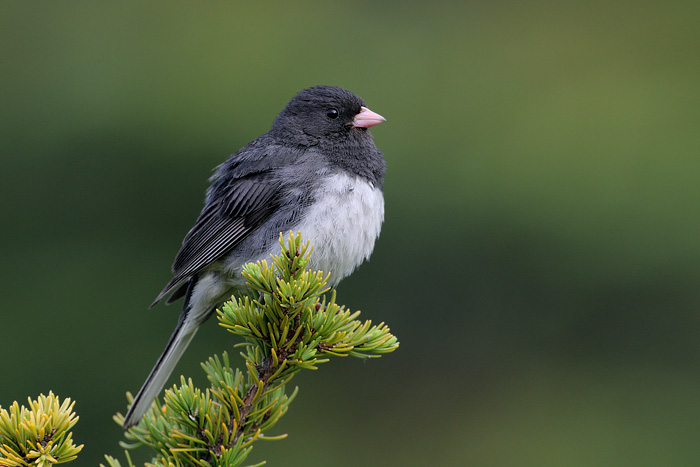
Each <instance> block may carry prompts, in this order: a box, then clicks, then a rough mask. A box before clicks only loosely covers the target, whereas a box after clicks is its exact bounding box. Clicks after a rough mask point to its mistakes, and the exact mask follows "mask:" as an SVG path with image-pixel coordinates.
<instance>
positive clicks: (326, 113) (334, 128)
mask: <svg viewBox="0 0 700 467" xmlns="http://www.w3.org/2000/svg"><path fill="white" fill-rule="evenodd" d="M363 107H365V102H364V101H363V100H362V99H360V98H359V97H357V96H356V95H355V94H353V93H351V92H350V91H347V90H345V89H343V88H338V87H333V86H314V87H312V88H307V89H304V90H303V91H301V92H299V93H298V94H297V95H296V96H294V97H293V98H292V100H291V101H289V103H288V104H287V106H286V107H285V108H284V110H283V111H282V112H281V113H280V114H279V115H278V116H277V118H276V119H275V122H274V124H273V125H272V130H271V131H270V133H272V134H277V135H280V136H282V135H284V136H287V137H289V136H292V137H294V136H293V135H298V136H300V137H302V138H311V139H321V138H322V139H328V138H330V139H336V138H343V137H345V136H347V135H349V134H351V133H352V132H357V133H359V132H366V130H367V128H366V127H360V126H357V125H355V124H354V119H355V117H356V116H357V115H358V114H359V113H360V112H362V110H363V109H362V108H363Z"/></svg>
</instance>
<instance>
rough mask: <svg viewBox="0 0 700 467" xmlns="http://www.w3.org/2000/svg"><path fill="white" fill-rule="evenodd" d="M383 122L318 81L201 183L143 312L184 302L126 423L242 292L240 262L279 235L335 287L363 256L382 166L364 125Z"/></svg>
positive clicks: (266, 252)
mask: <svg viewBox="0 0 700 467" xmlns="http://www.w3.org/2000/svg"><path fill="white" fill-rule="evenodd" d="M384 121H386V119H385V118H384V117H382V116H381V115H379V114H377V113H375V112H373V111H371V110H370V109H369V108H368V107H367V105H366V104H365V102H364V101H363V100H362V99H361V98H360V97H358V96H356V95H355V94H353V93H352V92H350V91H348V90H346V89H343V88H340V87H334V86H325V85H319V86H314V87H310V88H307V89H304V90H302V91H300V92H298V93H297V94H296V95H295V96H294V97H292V99H291V100H290V101H289V102H288V103H287V105H286V106H285V107H284V109H283V110H282V111H281V112H280V113H279V115H277V117H276V118H275V119H274V121H273V123H272V127H271V128H270V130H269V131H268V132H267V133H265V134H263V135H262V136H260V137H258V138H256V139H254V140H253V141H251V142H250V143H248V144H247V145H246V146H244V147H243V148H241V149H240V150H238V151H237V152H235V153H234V154H232V155H231V156H229V157H228V159H227V160H226V161H225V162H223V163H222V164H220V165H219V166H218V167H216V168H215V169H214V173H213V175H212V176H211V177H210V178H209V182H210V185H209V187H208V188H207V190H206V196H205V202H204V207H203V208H202V211H201V213H200V214H199V217H198V218H197V220H196V221H195V223H194V226H193V227H192V228H191V229H190V231H189V232H188V233H187V235H186V236H185V238H184V240H183V241H182V247H181V248H180V250H179V251H178V253H177V255H176V256H175V260H174V262H173V266H172V273H173V275H172V278H171V279H170V281H169V282H168V283H167V284H166V286H165V287H164V288H163V290H162V291H161V292H160V294H158V296H157V297H156V299H155V301H154V302H153V303H152V304H151V306H150V307H151V308H152V307H153V306H155V305H156V304H157V303H159V302H160V301H162V300H163V299H164V298H165V297H166V296H167V295H168V294H170V296H169V297H168V298H167V300H166V304H169V303H172V302H173V301H175V300H177V299H180V298H183V299H184V301H183V306H182V311H181V312H180V316H179V319H178V321H177V325H176V327H175V330H174V331H173V333H172V335H171V336H170V339H169V340H168V343H167V344H166V346H165V349H164V350H163V353H162V354H161V355H160V357H159V358H158V360H157V362H156V364H155V366H154V367H153V369H152V370H151V372H150V374H149V375H148V377H147V378H146V381H145V383H144V384H143V386H142V387H141V389H140V390H139V392H138V393H137V395H136V397H135V398H134V400H133V402H132V404H131V406H130V408H129V410H128V412H127V414H126V415H125V417H124V422H123V427H124V429H128V428H130V427H132V426H134V425H136V424H138V423H139V422H140V421H141V420H142V418H143V416H144V415H145V414H146V412H147V411H148V409H150V407H151V405H152V403H153V401H154V400H155V398H156V397H157V396H158V394H159V393H160V392H161V390H162V389H163V387H164V386H165V383H166V381H167V379H168V378H169V377H170V375H171V373H172V372H173V370H174V368H175V366H176V364H177V362H178V361H179V360H180V357H181V356H182V355H183V353H184V352H185V349H186V348H187V346H188V345H189V343H190V342H191V341H192V338H193V337H194V336H195V334H196V333H197V330H198V329H199V327H200V325H201V324H202V323H204V322H205V321H206V320H207V319H209V318H210V317H211V316H212V315H213V314H214V312H215V310H216V309H217V308H218V307H220V306H221V305H222V304H223V303H225V302H226V301H227V300H229V299H230V297H231V296H232V295H233V294H234V293H236V292H238V291H242V290H244V288H245V279H243V277H242V276H241V270H242V267H243V265H244V264H246V263H249V262H256V261H260V260H263V259H266V258H269V257H270V255H271V254H278V253H279V251H280V246H279V243H278V239H279V236H280V233H283V232H289V231H294V232H301V235H302V237H303V239H304V240H308V241H309V242H310V243H311V244H312V245H313V254H312V256H311V258H310V263H309V265H308V267H309V268H312V270H322V271H324V272H325V273H330V279H329V285H331V286H332V287H335V286H337V285H338V283H339V282H340V280H341V279H343V278H344V277H346V276H348V275H349V274H350V273H352V272H353V270H354V269H355V268H356V267H357V266H358V265H360V263H362V262H363V261H364V260H366V259H369V256H370V254H371V253H372V251H373V249H374V244H375V241H376V239H377V238H378V237H379V233H380V229H381V226H382V223H383V221H384V195H383V184H384V176H385V172H386V162H385V159H384V155H383V153H382V152H381V151H380V150H379V149H378V148H377V147H376V145H375V143H374V140H373V138H372V135H371V133H370V131H369V130H368V129H369V128H370V127H372V126H374V125H377V124H379V123H382V122H384Z"/></svg>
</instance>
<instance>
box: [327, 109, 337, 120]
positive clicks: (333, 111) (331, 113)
mask: <svg viewBox="0 0 700 467" xmlns="http://www.w3.org/2000/svg"><path fill="white" fill-rule="evenodd" d="M338 115H340V114H339V113H338V110H337V109H328V110H326V117H328V118H338Z"/></svg>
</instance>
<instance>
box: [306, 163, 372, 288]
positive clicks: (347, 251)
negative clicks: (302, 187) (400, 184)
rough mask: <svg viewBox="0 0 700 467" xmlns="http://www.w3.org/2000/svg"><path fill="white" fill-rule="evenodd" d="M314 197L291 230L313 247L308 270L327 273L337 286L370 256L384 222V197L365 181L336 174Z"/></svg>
mask: <svg viewBox="0 0 700 467" xmlns="http://www.w3.org/2000/svg"><path fill="white" fill-rule="evenodd" d="M315 198H316V200H317V201H316V202H315V203H314V204H313V205H311V206H310V207H309V208H308V210H307V214H306V215H305V216H304V218H303V219H302V221H301V222H300V223H299V225H298V226H297V227H295V229H294V230H295V231H297V230H299V231H301V235H302V238H303V239H309V240H310V241H311V243H312V244H313V245H314V251H313V253H312V255H311V265H310V268H311V269H312V270H315V269H320V270H322V271H324V272H330V273H331V279H330V283H331V284H337V283H338V282H339V281H340V280H341V279H342V278H343V277H345V276H347V275H349V274H350V273H351V272H352V271H353V269H355V268H356V267H357V266H358V265H359V264H360V263H362V261H364V260H365V259H367V258H369V255H370V254H371V253H372V250H373V249H374V242H375V240H376V239H377V237H378V236H379V231H380V229H381V225H382V221H383V220H384V196H383V195H382V191H381V190H380V189H379V188H378V187H375V186H373V185H372V184H371V183H369V182H367V181H366V180H364V179H361V178H358V177H353V176H350V175H345V174H337V175H332V176H330V177H328V179H327V181H326V182H325V183H324V184H323V185H322V186H321V187H319V189H318V191H317V193H316V196H315Z"/></svg>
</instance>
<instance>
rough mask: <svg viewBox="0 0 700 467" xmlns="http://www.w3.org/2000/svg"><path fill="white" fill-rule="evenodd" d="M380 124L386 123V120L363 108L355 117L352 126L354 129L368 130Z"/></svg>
mask: <svg viewBox="0 0 700 467" xmlns="http://www.w3.org/2000/svg"><path fill="white" fill-rule="evenodd" d="M382 122H386V118H384V117H382V116H381V115H379V114H378V113H374V112H372V111H371V110H369V109H368V108H367V107H364V106H363V107H362V110H361V111H360V113H359V114H357V115H355V119H354V120H353V121H352V126H353V127H355V128H369V127H371V126H374V125H379V124H380V123H382Z"/></svg>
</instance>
